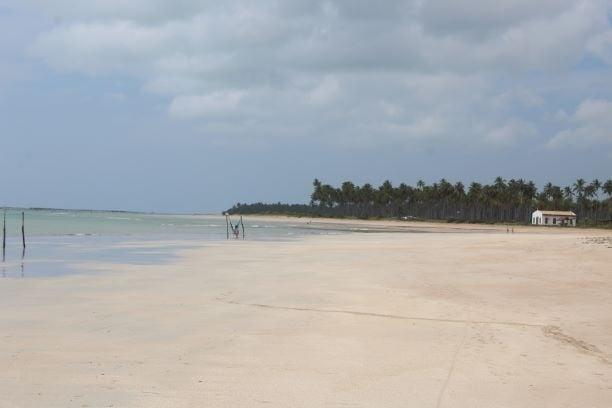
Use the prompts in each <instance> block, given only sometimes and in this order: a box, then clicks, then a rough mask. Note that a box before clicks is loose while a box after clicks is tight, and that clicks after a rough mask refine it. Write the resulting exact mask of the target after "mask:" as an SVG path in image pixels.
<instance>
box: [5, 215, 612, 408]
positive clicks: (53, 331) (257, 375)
mask: <svg viewBox="0 0 612 408" xmlns="http://www.w3.org/2000/svg"><path fill="white" fill-rule="evenodd" d="M295 222H302V223H308V222H310V220H306V219H300V220H296V221H295ZM325 223H343V224H346V225H347V226H348V227H349V228H364V229H372V228H374V229H377V230H384V229H385V228H389V229H390V230H388V231H385V232H378V233H369V234H368V233H361V234H360V233H355V234H346V235H328V236H325V235H324V236H313V237H306V238H304V239H300V240H295V241H287V242H262V241H259V242H254V241H249V240H245V241H233V240H232V241H223V242H210V243H207V244H206V245H204V246H203V247H202V248H197V249H189V250H183V251H182V252H181V254H180V255H181V256H180V258H179V259H178V260H177V261H176V262H173V263H171V264H164V265H147V266H139V265H109V264H98V265H88V267H89V268H92V267H95V268H99V269H100V273H97V274H93V275H92V274H89V275H83V276H79V275H72V276H61V277H54V278H37V279H3V280H0V310H1V311H0V342H1V344H2V346H1V347H0V367H1V370H0V407H3V408H5V407H6V408H8V407H37V408H38V407H228V408H229V407H232V408H234V407H258V406H261V407H402V408H406V407H419V408H422V407H431V408H439V407H449V408H450V407H453V408H474V407H483V408H490V407H534V408H535V407H537V408H542V407H576V408H585V407H592V408H595V407H600V408H607V407H610V406H612V238H611V237H612V233H611V232H610V231H603V230H602V231H597V230H582V229H575V230H570V229H563V230H561V229H550V228H549V229H545V228H528V227H516V228H515V233H514V234H507V233H506V229H505V227H500V226H470V225H447V224H428V223H393V222H382V223H380V222H355V221H325V220H317V221H316V222H315V225H314V227H321V225H320V224H325ZM404 227H406V228H408V227H409V228H410V229H415V230H421V231H420V232H429V233H418V232H419V231H417V232H416V233H405V234H404V233H397V232H394V231H396V230H397V229H398V228H400V229H401V228H404Z"/></svg>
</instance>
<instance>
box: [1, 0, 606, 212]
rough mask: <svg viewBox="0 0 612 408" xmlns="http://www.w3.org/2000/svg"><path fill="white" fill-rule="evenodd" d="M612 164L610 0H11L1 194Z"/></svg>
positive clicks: (124, 198) (199, 189) (137, 195)
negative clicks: (221, 0)
mask: <svg viewBox="0 0 612 408" xmlns="http://www.w3.org/2000/svg"><path fill="white" fill-rule="evenodd" d="M496 176H502V177H504V178H506V179H509V178H525V179H529V180H533V181H535V182H536V183H537V184H538V185H540V186H541V185H543V184H544V183H545V182H548V181H551V182H553V183H555V184H559V185H568V184H570V183H572V182H573V181H574V180H576V179H577V178H579V177H582V178H585V179H587V180H590V179H593V178H599V179H608V178H611V177H612V0H512V1H508V0H499V1H490V0H414V1H399V0H397V1H396V0H387V1H380V2H372V1H366V0H344V1H340V0H329V1H318V0H282V1H281V0H274V1H273V0H259V1H238V0H226V1H223V2H219V1H210V0H130V1H123V0H79V1H73V0H0V205H9V206H25V207H58V208H95V209H126V210H142V211H160V212H218V211H221V210H224V209H226V208H228V207H230V206H231V205H232V204H234V203H236V202H255V201H264V202H277V201H282V202H298V203H299V202H308V200H309V194H310V191H311V187H312V185H311V183H312V180H313V179H314V178H315V177H316V178H319V179H320V180H322V181H324V182H327V183H332V184H339V183H340V182H342V181H344V180H352V181H354V182H356V183H359V184H363V183H366V182H369V183H372V184H374V185H379V184H381V183H382V182H383V181H384V180H385V179H389V180H391V181H392V182H393V183H396V184H397V183H400V182H406V183H408V184H415V183H416V182H417V181H418V180H419V179H423V180H425V181H427V182H434V181H436V180H439V179H440V178H443V177H444V178H446V179H447V180H450V181H463V182H465V183H467V182H470V181H472V180H476V181H480V182H491V181H492V180H493V179H494V178H495V177H496Z"/></svg>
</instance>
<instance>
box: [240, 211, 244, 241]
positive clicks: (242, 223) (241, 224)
mask: <svg viewBox="0 0 612 408" xmlns="http://www.w3.org/2000/svg"><path fill="white" fill-rule="evenodd" d="M240 226H241V227H242V239H244V222H242V215H241V216H240Z"/></svg>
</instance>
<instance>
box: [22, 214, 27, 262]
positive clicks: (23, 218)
mask: <svg viewBox="0 0 612 408" xmlns="http://www.w3.org/2000/svg"><path fill="white" fill-rule="evenodd" d="M21 242H22V243H23V250H24V252H25V247H26V244H25V212H24V211H22V212H21Z"/></svg>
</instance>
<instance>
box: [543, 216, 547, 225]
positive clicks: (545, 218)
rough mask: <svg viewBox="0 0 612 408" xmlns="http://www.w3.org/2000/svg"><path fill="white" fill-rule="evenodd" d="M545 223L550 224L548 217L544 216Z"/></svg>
mask: <svg viewBox="0 0 612 408" xmlns="http://www.w3.org/2000/svg"><path fill="white" fill-rule="evenodd" d="M544 224H546V225H548V217H544Z"/></svg>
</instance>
